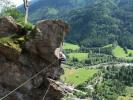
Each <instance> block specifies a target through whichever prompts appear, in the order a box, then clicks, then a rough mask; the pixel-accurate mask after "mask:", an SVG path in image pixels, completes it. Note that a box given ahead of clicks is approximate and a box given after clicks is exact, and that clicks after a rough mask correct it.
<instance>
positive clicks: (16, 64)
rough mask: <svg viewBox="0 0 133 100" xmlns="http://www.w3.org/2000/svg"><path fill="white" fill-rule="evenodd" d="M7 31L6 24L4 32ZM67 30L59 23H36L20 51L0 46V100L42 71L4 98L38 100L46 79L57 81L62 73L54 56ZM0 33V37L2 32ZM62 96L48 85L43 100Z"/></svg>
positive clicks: (46, 81)
mask: <svg viewBox="0 0 133 100" xmlns="http://www.w3.org/2000/svg"><path fill="white" fill-rule="evenodd" d="M3 24H4V23H3ZM5 24H6V22H5ZM14 25H15V23H14ZM0 27H1V26H0ZM5 27H6V26H5ZM11 30H12V29H11ZM11 30H10V28H9V27H8V25H7V27H6V28H5V32H6V31H9V32H10V31H11ZM67 31H68V25H67V23H65V22H63V21H61V20H46V21H40V22H38V23H37V24H36V26H35V28H34V30H33V31H32V32H31V33H30V34H31V38H30V39H29V40H28V41H26V42H25V46H24V48H22V51H21V52H17V51H15V50H12V49H13V48H10V47H6V46H4V45H1V46H0V98H1V97H3V96H4V95H5V94H7V93H9V91H11V90H13V89H14V88H16V87H18V86H19V85H20V84H22V83H23V82H25V81H27V80H28V79H29V78H31V77H32V76H34V75H35V74H36V73H38V72H39V71H41V70H42V69H43V71H42V73H40V74H39V75H38V76H37V77H35V78H34V79H32V80H30V81H29V82H27V83H26V84H25V85H24V86H23V87H21V88H20V89H18V90H17V91H16V92H15V93H13V94H11V95H10V96H8V97H7V98H5V99H4V100H42V98H43V95H44V93H45V92H46V90H47V88H48V87H49V84H51V83H50V82H49V81H48V79H47V78H51V79H53V80H58V79H59V77H60V75H61V74H63V69H62V68H61V67H60V65H59V61H58V58H57V57H56V56H55V54H54V53H55V50H56V48H59V47H60V45H61V43H62V41H63V39H64V36H65V33H66V32H67ZM0 34H3V33H2V31H0ZM3 48H4V49H3ZM1 91H4V92H1ZM62 96H63V94H62V91H61V90H60V89H58V88H56V87H55V85H54V86H52V84H51V85H50V89H49V92H48V94H47V95H46V98H45V100H60V99H61V97H62Z"/></svg>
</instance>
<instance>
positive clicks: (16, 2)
mask: <svg viewBox="0 0 133 100" xmlns="http://www.w3.org/2000/svg"><path fill="white" fill-rule="evenodd" d="M10 1H11V2H13V3H14V4H15V5H16V6H19V5H21V4H23V0H10ZM29 1H31V0H29Z"/></svg>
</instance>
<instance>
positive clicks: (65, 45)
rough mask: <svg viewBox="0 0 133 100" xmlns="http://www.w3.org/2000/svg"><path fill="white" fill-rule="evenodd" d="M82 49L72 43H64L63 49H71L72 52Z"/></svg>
mask: <svg viewBox="0 0 133 100" xmlns="http://www.w3.org/2000/svg"><path fill="white" fill-rule="evenodd" d="M79 48H80V47H79V46H78V45H74V44H71V43H64V46H63V49H71V50H77V49H79Z"/></svg>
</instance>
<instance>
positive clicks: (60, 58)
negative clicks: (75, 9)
mask: <svg viewBox="0 0 133 100" xmlns="http://www.w3.org/2000/svg"><path fill="white" fill-rule="evenodd" d="M65 62H66V56H65V54H64V53H63V52H61V51H60V52H59V65H61V63H65Z"/></svg>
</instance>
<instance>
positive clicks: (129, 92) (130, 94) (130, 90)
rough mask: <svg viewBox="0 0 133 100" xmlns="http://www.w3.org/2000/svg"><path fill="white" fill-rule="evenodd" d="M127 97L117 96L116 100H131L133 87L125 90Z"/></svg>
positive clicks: (132, 98) (132, 99)
mask: <svg viewBox="0 0 133 100" xmlns="http://www.w3.org/2000/svg"><path fill="white" fill-rule="evenodd" d="M126 92H127V94H128V95H127V96H119V98H118V100H133V97H132V96H133V87H127V88H126Z"/></svg>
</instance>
